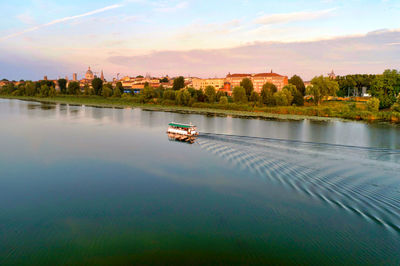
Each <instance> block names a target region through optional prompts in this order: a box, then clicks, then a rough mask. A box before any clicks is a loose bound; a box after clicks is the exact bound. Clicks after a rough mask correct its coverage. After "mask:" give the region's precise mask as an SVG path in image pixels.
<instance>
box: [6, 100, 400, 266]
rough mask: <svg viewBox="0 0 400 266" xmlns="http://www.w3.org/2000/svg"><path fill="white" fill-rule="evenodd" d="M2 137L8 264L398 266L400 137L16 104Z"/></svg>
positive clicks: (329, 126)
mask: <svg viewBox="0 0 400 266" xmlns="http://www.w3.org/2000/svg"><path fill="white" fill-rule="evenodd" d="M170 121H178V122H192V123H195V124H196V125H198V127H199V129H200V131H201V132H202V134H201V136H200V137H199V138H198V139H197V140H196V142H195V143H194V144H192V145H190V144H186V143H181V142H176V141H169V140H168V138H167V135H166V134H165V131H166V125H167V124H168V123H169V122H170ZM0 125H1V127H0V143H1V151H0V238H1V241H0V264H15V265H24V264H91V263H92V264H93V263H96V264H104V265H109V264H121V265H126V264H127V263H129V262H136V263H160V262H166V263H170V264H200V263H210V262H212V263H216V264H218V263H224V264H227V263H231V264H232V263H238V264H261V263H277V262H280V263H290V264H310V263H312V264H321V263H323V264H332V263H341V264H342V263H346V264H360V263H362V264H378V263H379V264H383V263H385V264H394V265H396V264H399V263H400V174H399V170H400V166H399V165H400V164H399V163H400V128H399V127H396V126H393V125H389V124H366V123H357V122H341V121H332V122H311V121H308V120H305V121H267V120H257V119H250V120H246V119H238V118H231V117H210V116H208V117H207V116H202V115H187V114H177V113H166V112H151V111H142V110H140V109H105V108H92V107H82V106H71V105H49V104H40V103H33V102H23V101H16V100H0Z"/></svg>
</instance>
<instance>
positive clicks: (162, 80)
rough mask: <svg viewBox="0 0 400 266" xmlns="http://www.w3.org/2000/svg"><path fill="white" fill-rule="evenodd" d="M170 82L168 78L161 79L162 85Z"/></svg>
mask: <svg viewBox="0 0 400 266" xmlns="http://www.w3.org/2000/svg"><path fill="white" fill-rule="evenodd" d="M168 81H169V80H168V78H167V77H164V78H162V79H160V82H161V83H167V82H168Z"/></svg>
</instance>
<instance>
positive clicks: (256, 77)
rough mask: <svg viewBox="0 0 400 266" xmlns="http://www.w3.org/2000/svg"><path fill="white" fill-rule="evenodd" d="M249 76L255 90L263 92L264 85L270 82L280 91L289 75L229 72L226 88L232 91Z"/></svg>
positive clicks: (286, 82)
mask: <svg viewBox="0 0 400 266" xmlns="http://www.w3.org/2000/svg"><path fill="white" fill-rule="evenodd" d="M245 78H248V79H250V80H251V81H252V82H253V86H254V91H255V92H258V93H261V90H262V87H263V86H264V84H265V83H267V82H269V83H272V84H274V85H275V86H276V87H277V89H278V91H280V90H282V89H283V87H285V86H286V85H287V84H288V83H289V80H288V77H287V76H282V75H279V74H276V73H273V72H272V71H271V73H259V74H230V73H229V74H228V75H227V76H226V78H225V85H224V90H227V91H232V89H233V88H234V87H237V86H240V83H241V82H242V80H243V79H245Z"/></svg>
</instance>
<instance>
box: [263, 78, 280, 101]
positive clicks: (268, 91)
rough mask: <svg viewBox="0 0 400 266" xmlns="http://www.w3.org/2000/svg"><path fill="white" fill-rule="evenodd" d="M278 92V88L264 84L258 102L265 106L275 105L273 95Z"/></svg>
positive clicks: (270, 84)
mask: <svg viewBox="0 0 400 266" xmlns="http://www.w3.org/2000/svg"><path fill="white" fill-rule="evenodd" d="M277 91H278V88H277V87H276V86H275V85H274V84H272V83H269V82H267V83H265V84H264V85H263V87H262V90H261V99H260V101H261V102H262V103H263V104H265V105H267V106H274V105H276V102H275V98H274V93H276V92H277Z"/></svg>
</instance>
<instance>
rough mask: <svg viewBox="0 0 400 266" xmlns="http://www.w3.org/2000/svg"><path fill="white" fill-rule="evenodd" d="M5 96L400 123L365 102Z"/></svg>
mask: <svg viewBox="0 0 400 266" xmlns="http://www.w3.org/2000/svg"><path fill="white" fill-rule="evenodd" d="M0 97H1V98H5V99H19V100H26V101H37V102H46V103H62V104H77V105H86V106H93V107H114V108H142V109H145V110H153V111H165V112H180V113H191V114H205V115H221V116H226V115H230V116H234V117H242V118H264V119H282V120H303V119H310V120H318V121H327V120H331V119H335V118H340V119H346V120H363V121H369V122H372V121H384V122H392V123H400V113H397V112H392V111H379V112H369V111H366V108H365V106H364V103H349V102H324V103H323V104H322V105H320V106H302V107H296V106H279V107H257V106H252V105H239V104H235V103H229V104H225V105H223V104H219V103H215V104H209V103H194V104H193V105H192V106H191V107H187V106H178V105H174V104H172V103H170V102H165V103H157V102H156V101H153V102H151V103H145V104H144V103H140V102H138V101H137V99H136V98H134V97H132V98H103V97H99V96H56V97H51V98H50V97H46V98H41V97H30V96H9V95H0Z"/></svg>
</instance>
